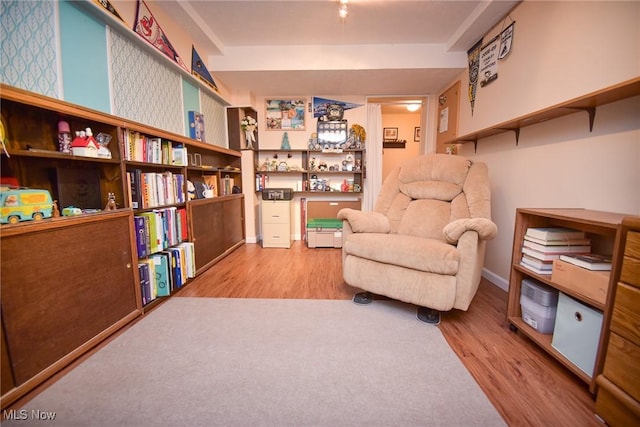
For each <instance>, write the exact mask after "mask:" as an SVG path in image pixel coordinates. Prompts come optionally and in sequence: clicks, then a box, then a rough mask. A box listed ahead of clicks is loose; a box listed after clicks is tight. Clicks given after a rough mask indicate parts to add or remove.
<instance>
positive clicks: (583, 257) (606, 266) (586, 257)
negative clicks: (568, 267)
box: [560, 253, 611, 271]
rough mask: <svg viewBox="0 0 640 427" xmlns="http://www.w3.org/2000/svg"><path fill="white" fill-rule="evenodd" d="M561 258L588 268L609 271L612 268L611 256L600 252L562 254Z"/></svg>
mask: <svg viewBox="0 0 640 427" xmlns="http://www.w3.org/2000/svg"><path fill="white" fill-rule="evenodd" d="M560 260H562V261H565V262H568V263H570V264H573V265H577V266H578V267H582V268H586V269H587V270H596V271H609V270H611V257H610V256H607V255H600V254H593V253H591V254H562V255H560Z"/></svg>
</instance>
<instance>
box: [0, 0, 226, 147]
mask: <svg viewBox="0 0 640 427" xmlns="http://www.w3.org/2000/svg"><path fill="white" fill-rule="evenodd" d="M58 6H59V5H58V2H56V1H51V0H46V1H21V0H1V1H0V19H1V24H2V27H1V28H0V49H1V51H0V54H1V65H2V66H1V67H0V68H1V69H0V80H1V81H2V82H3V83H6V84H8V85H11V86H15V87H19V88H23V89H26V90H29V91H32V92H35V93H40V94H43V95H46V96H50V97H53V98H59V99H61V98H62V97H63V95H62V93H60V85H61V82H62V80H63V79H62V76H61V75H60V71H59V68H58V64H59V62H60V61H62V59H61V56H60V53H59V52H58V50H57V48H58V41H59V37H60V34H59V33H58V31H57V26H58V19H59V13H58V12H59V10H58ZM107 43H108V44H109V46H107V49H108V50H109V54H110V59H111V62H110V64H109V65H108V67H110V70H109V73H108V75H110V77H111V98H112V103H111V105H112V111H111V114H114V115H116V116H119V117H123V118H126V119H129V120H132V121H136V122H140V123H144V124H147V125H150V126H153V127H157V128H159V129H163V130H166V131H169V132H173V133H176V134H179V135H186V136H188V132H187V133H185V126H186V123H185V121H186V118H185V116H186V111H184V110H185V107H183V100H184V98H183V93H182V90H183V75H182V74H181V72H180V71H178V70H177V69H175V67H174V66H172V64H168V63H167V61H165V60H164V58H160V57H157V56H156V55H153V54H152V53H150V52H149V51H148V50H147V49H146V48H145V47H144V46H141V45H140V43H145V42H143V41H141V42H138V41H136V40H131V39H130V38H129V37H127V36H123V35H121V34H120V33H119V32H118V30H114V29H111V28H109V30H108V40H107ZM188 83H189V84H192V83H191V82H188ZM195 88H197V90H198V91H199V94H200V111H201V112H202V113H203V114H204V116H205V129H206V135H207V143H208V144H212V145H217V146H220V147H228V143H227V129H226V111H225V104H223V103H222V102H220V101H218V100H217V99H216V98H215V97H214V96H213V95H211V94H209V93H207V92H206V91H204V90H202V89H201V88H199V87H198V86H197V85H196V86H195ZM75 101H76V102H80V103H81V104H82V105H84V103H83V102H81V101H78V100H75ZM71 102H74V100H72V101H71ZM90 107H92V108H95V106H90ZM97 109H102V110H105V108H97Z"/></svg>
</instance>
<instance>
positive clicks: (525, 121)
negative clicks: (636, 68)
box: [448, 77, 640, 151]
mask: <svg viewBox="0 0 640 427" xmlns="http://www.w3.org/2000/svg"><path fill="white" fill-rule="evenodd" d="M637 95H640V77H638V78H635V79H631V80H627V81H626V82H623V83H620V84H617V85H614V86H610V87H608V88H605V89H602V90H599V91H596V92H592V93H589V94H587V95H584V96H581V97H578V98H574V99H572V100H569V101H566V102H562V103H560V104H556V105H553V106H551V107H548V108H544V109H542V110H538V111H535V112H533V113H530V114H527V115H524V116H521V117H517V118H515V119H513V120H509V121H507V122H503V123H499V124H497V125H495V126H491V127H489V128H486V129H481V130H479V131H476V132H471V133H468V134H466V135H462V136H460V137H458V138H456V139H453V140H451V141H450V142H448V143H449V144H467V143H470V142H472V143H473V145H474V149H475V151H477V149H478V141H479V140H480V139H482V138H488V137H490V136H494V135H498V134H501V133H504V132H513V133H514V135H515V138H516V145H518V142H519V140H520V129H521V128H523V127H526V126H531V125H534V124H537V123H541V122H544V121H547V120H552V119H557V118H559V117H563V116H566V115H569V114H573V113H575V112H576V111H585V112H587V114H588V115H589V131H592V130H593V123H594V121H595V117H596V108H597V107H599V106H601V105H605V104H609V103H611V102H615V101H621V100H623V99H626V98H630V97H632V96H637Z"/></svg>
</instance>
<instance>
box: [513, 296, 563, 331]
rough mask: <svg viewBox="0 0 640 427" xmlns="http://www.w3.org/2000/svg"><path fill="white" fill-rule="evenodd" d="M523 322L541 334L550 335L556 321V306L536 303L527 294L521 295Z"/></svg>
mask: <svg viewBox="0 0 640 427" xmlns="http://www.w3.org/2000/svg"><path fill="white" fill-rule="evenodd" d="M520 306H521V307H522V320H523V321H524V322H525V323H526V324H527V325H529V326H531V327H532V328H533V329H535V330H536V331H538V332H540V333H541V334H550V333H552V332H553V327H554V324H555V321H556V306H555V305H553V306H544V305H542V304H538V303H536V302H535V301H534V300H533V299H531V298H529V297H528V296H527V295H525V294H521V295H520Z"/></svg>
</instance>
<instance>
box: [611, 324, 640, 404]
mask: <svg viewBox="0 0 640 427" xmlns="http://www.w3.org/2000/svg"><path fill="white" fill-rule="evenodd" d="M603 373H604V376H605V377H607V378H608V379H609V380H610V381H611V382H612V383H614V384H616V385H617V386H618V387H619V388H620V389H622V390H623V391H624V392H625V393H627V394H628V395H629V396H631V397H633V398H634V399H635V400H640V383H639V382H638V378H640V346H638V345H636V344H634V343H632V342H630V341H628V340H626V339H624V338H622V337H621V336H620V335H618V334H611V335H610V337H609V346H608V347H607V356H606V359H605V362H604V371H603Z"/></svg>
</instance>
